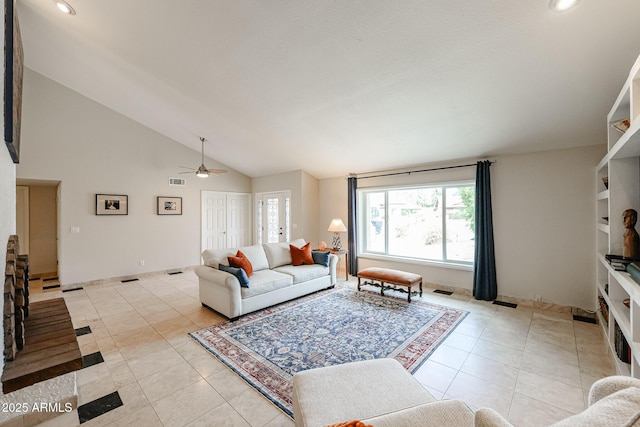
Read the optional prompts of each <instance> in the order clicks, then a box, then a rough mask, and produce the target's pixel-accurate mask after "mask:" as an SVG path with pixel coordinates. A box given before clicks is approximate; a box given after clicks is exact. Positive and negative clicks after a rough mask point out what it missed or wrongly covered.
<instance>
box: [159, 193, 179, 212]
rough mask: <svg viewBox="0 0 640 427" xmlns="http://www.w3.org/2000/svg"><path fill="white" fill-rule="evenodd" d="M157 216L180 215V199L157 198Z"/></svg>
mask: <svg viewBox="0 0 640 427" xmlns="http://www.w3.org/2000/svg"><path fill="white" fill-rule="evenodd" d="M158 215H182V197H162V196H158Z"/></svg>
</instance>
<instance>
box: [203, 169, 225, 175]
mask: <svg viewBox="0 0 640 427" xmlns="http://www.w3.org/2000/svg"><path fill="white" fill-rule="evenodd" d="M207 172H209V175H220V174H221V173H227V172H229V171H227V170H225V169H207Z"/></svg>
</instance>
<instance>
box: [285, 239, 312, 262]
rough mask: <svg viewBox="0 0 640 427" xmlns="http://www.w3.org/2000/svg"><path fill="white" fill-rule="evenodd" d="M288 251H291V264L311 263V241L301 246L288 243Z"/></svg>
mask: <svg viewBox="0 0 640 427" xmlns="http://www.w3.org/2000/svg"><path fill="white" fill-rule="evenodd" d="M289 251H291V264H293V265H303V264H313V256H312V255H311V242H309V243H307V244H306V245H304V246H303V247H301V248H297V247H295V246H293V245H289Z"/></svg>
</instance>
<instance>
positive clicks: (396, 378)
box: [293, 359, 473, 427]
mask: <svg viewBox="0 0 640 427" xmlns="http://www.w3.org/2000/svg"><path fill="white" fill-rule="evenodd" d="M293 419H294V422H295V425H296V427H323V426H327V425H331V424H338V423H344V422H347V421H352V420H361V421H363V422H364V423H365V424H367V425H373V426H376V427H417V426H419V427H441V426H447V427H466V426H473V412H472V411H471V410H470V409H469V408H468V407H467V406H466V405H465V404H464V403H462V402H461V401H458V400H447V401H436V400H435V399H434V397H433V396H431V394H430V393H429V392H428V391H427V390H425V388H424V387H423V386H422V385H421V384H420V383H419V382H418V381H417V380H416V379H415V378H414V377H413V376H411V374H410V373H409V372H408V371H407V370H406V369H404V368H403V367H402V365H401V364H400V363H399V362H398V361H397V360H395V359H374V360H365V361H361V362H352V363H346V364H344V365H335V366H327V367H323V368H316V369H311V370H308V371H302V372H298V373H296V374H295V375H294V376H293Z"/></svg>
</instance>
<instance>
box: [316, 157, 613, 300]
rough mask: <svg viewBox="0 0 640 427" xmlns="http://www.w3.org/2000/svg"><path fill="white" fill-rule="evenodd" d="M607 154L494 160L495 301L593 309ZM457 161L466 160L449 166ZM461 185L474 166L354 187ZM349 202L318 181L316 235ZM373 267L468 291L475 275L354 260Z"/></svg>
mask: <svg viewBox="0 0 640 427" xmlns="http://www.w3.org/2000/svg"><path fill="white" fill-rule="evenodd" d="M605 152H606V146H604V145H597V146H591V147H586V148H578V149H569V150H557V151H545V152H540V153H532V154H526V155H514V156H502V157H492V158H491V159H492V160H496V163H495V164H493V165H492V166H491V183H492V202H493V221H494V237H495V248H496V264H497V265H496V268H497V275H498V293H499V294H500V295H505V296H509V297H515V298H524V299H533V298H534V294H535V296H539V297H541V298H542V299H543V300H544V301H547V302H551V303H555V304H560V305H567V306H575V307H582V308H589V309H593V308H595V297H594V275H595V258H594V254H595V226H594V224H595V219H594V218H595V200H594V197H595V166H596V164H597V163H598V162H599V161H600V160H601V158H602V157H603V156H604V155H605ZM461 163H467V162H465V161H461V162H456V163H452V164H461ZM470 163H473V162H470ZM436 166H439V165H436ZM466 179H475V168H467V169H454V170H449V171H446V172H428V173H423V174H412V175H409V176H407V175H402V176H399V177H395V178H391V179H375V181H374V179H370V180H359V181H358V186H359V188H365V187H371V186H384V185H391V186H393V185H409V184H415V183H436V182H447V181H458V180H466ZM338 200H341V201H342V203H343V204H342V207H341V208H338V206H340V205H339V204H338V203H336V201H338ZM346 200H347V184H346V181H345V180H344V178H334V179H325V180H321V181H320V206H321V214H320V224H319V227H320V235H321V237H322V235H323V234H322V231H323V229H325V225H324V222H326V221H327V218H329V217H332V216H341V217H343V218H346V216H347V208H346V204H347V203H346ZM329 206H330V207H331V208H329ZM329 219H330V218H329ZM327 224H328V222H327ZM330 234H331V233H325V234H324V236H325V237H326V238H330V237H329V235H330ZM374 265H375V266H381V267H389V268H399V269H404V270H407V271H411V272H415V273H418V274H421V275H422V276H423V277H424V279H425V281H427V282H430V283H436V284H441V285H446V286H454V287H458V288H463V289H469V290H471V289H472V288H473V272H472V271H465V270H456V269H451V268H442V267H433V266H425V265H420V264H410V263H404V262H387V261H379V260H371V259H364V258H361V259H360V260H359V268H366V267H370V266H374Z"/></svg>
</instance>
